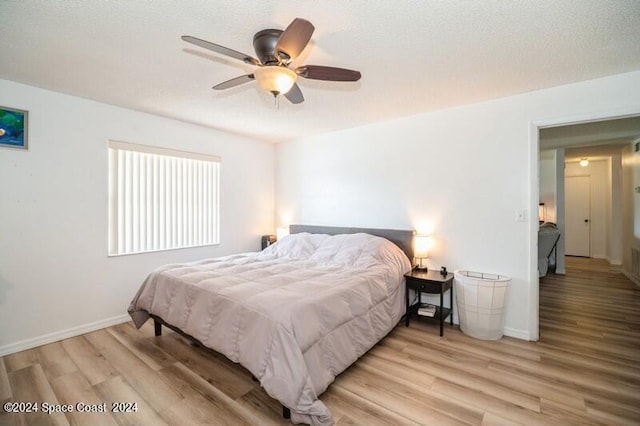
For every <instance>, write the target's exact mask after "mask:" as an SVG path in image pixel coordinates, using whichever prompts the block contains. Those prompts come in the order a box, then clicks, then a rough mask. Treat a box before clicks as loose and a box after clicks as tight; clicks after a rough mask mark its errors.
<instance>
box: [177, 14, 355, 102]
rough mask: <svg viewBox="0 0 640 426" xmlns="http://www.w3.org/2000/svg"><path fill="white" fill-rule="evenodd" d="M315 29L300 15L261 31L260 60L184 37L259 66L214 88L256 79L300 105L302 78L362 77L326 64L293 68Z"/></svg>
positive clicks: (256, 42)
mask: <svg viewBox="0 0 640 426" xmlns="http://www.w3.org/2000/svg"><path fill="white" fill-rule="evenodd" d="M314 29H315V28H314V26H313V24H311V22H309V21H307V20H306V19H302V18H296V19H294V20H293V21H292V22H291V23H290V24H289V26H288V27H287V28H286V29H285V30H284V31H282V30H274V29H266V30H262V31H258V32H257V33H256V34H255V35H254V36H253V48H254V49H255V51H256V55H257V56H258V58H259V59H256V58H254V57H252V56H250V55H247V54H244V53H241V52H238V51H236V50H233V49H229V48H228V47H224V46H220V45H219V44H215V43H211V42H209V41H206V40H202V39H199V38H196V37H192V36H187V35H184V36H182V40H184V41H186V42H188V43H192V44H195V45H196V46H200V47H203V48H205V49H209V50H212V51H214V52H216V53H220V54H222V55H226V56H230V57H232V58H235V59H239V60H241V61H243V62H245V63H247V64H250V65H256V66H257V67H258V68H256V70H255V71H254V72H253V73H251V74H245V75H241V76H239V77H235V78H232V79H231V80H227V81H225V82H222V83H220V84H216V85H215V86H213V89H214V90H225V89H229V88H231V87H235V86H239V85H241V84H244V83H248V82H250V81H252V80H256V81H257V82H258V84H259V85H260V87H262V88H263V89H264V90H267V91H269V92H271V93H272V94H273V96H274V97H276V96H278V95H284V97H286V98H287V99H288V100H289V101H290V102H291V103H294V104H299V103H301V102H303V101H304V96H302V91H301V90H300V87H299V86H298V84H297V83H296V80H297V79H298V77H303V78H309V79H312V80H326V81H358V80H360V77H361V74H360V72H359V71H353V70H348V69H345V68H336V67H327V66H322V65H302V66H299V67H297V68H295V69H291V68H289V65H290V64H291V62H292V61H293V60H294V59H296V58H297V57H298V55H300V53H301V52H302V50H303V49H304V48H305V46H306V45H307V43H309V40H310V39H311V35H312V34H313V30H314Z"/></svg>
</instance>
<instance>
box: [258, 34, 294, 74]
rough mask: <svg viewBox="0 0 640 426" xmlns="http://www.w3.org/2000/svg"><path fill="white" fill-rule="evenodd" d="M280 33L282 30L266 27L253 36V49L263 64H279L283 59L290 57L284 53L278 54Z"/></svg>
mask: <svg viewBox="0 0 640 426" xmlns="http://www.w3.org/2000/svg"><path fill="white" fill-rule="evenodd" d="M280 34H282V30H275V29H266V30H262V31H258V32H257V33H256V34H255V35H254V36H253V49H254V50H255V51H256V56H258V59H259V60H260V63H262V64H263V65H279V64H280V63H281V62H282V59H285V60H286V59H288V58H287V57H286V55H285V54H284V53H280V55H278V52H276V45H277V44H278V39H279V38H280ZM281 57H282V59H281Z"/></svg>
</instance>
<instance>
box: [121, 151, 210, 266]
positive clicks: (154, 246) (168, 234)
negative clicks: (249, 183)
mask: <svg viewBox="0 0 640 426" xmlns="http://www.w3.org/2000/svg"><path fill="white" fill-rule="evenodd" d="M219 168H220V157H216V156H209V155H203V154H196V153H189V152H184V151H173V150H167V149H162V148H155V147H149V146H144V145H134V144H129V143H124V142H116V141H110V142H109V255H110V256H115V255H122V254H133V253H143V252H149V251H157V250H168V249H175V248H183V247H195V246H203V245H210V244H218V243H219V206H218V202H219V196H218V193H219V191H218V179H219Z"/></svg>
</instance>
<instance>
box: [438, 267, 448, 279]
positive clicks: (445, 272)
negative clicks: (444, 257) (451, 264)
mask: <svg viewBox="0 0 640 426" xmlns="http://www.w3.org/2000/svg"><path fill="white" fill-rule="evenodd" d="M440 275H442V276H443V277H446V276H447V267H446V266H443V267H442V268H440Z"/></svg>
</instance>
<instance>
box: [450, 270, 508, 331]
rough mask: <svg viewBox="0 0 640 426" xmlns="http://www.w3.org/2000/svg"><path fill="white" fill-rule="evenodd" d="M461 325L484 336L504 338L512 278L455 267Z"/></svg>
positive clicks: (462, 328) (463, 328) (457, 302)
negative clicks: (506, 309) (508, 295)
mask: <svg viewBox="0 0 640 426" xmlns="http://www.w3.org/2000/svg"><path fill="white" fill-rule="evenodd" d="M454 275H455V293H456V305H457V306H458V319H459V320H460V329H461V330H462V332H463V333H464V334H466V335H468V336H471V337H475V338H476V339H482V340H498V339H500V338H502V335H503V328H504V308H505V304H506V300H507V293H508V290H509V287H511V278H510V277H507V276H504V275H495V274H487V273H484V272H472V271H455V272H454Z"/></svg>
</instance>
